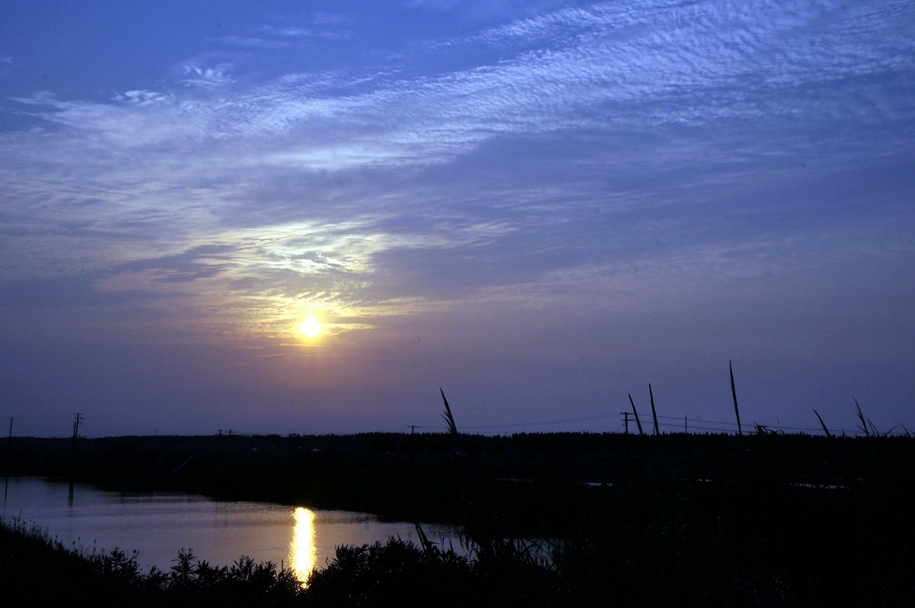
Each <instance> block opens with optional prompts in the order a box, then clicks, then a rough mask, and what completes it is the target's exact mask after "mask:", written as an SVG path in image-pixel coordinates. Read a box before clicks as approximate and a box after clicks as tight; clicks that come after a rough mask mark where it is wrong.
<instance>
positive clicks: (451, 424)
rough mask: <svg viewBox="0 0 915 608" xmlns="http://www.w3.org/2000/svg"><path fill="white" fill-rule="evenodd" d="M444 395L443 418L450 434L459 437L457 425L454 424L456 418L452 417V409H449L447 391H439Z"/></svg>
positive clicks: (440, 389) (440, 388)
mask: <svg viewBox="0 0 915 608" xmlns="http://www.w3.org/2000/svg"><path fill="white" fill-rule="evenodd" d="M438 390H439V391H440V392H441V393H442V401H444V402H445V412H444V413H443V414H442V418H444V419H445V424H447V425H448V432H449V433H451V434H452V435H454V436H455V437H457V436H458V435H460V433H458V430H457V425H456V424H454V416H452V415H451V408H450V407H448V399H447V398H446V397H445V391H444V390H442V387H439V389H438Z"/></svg>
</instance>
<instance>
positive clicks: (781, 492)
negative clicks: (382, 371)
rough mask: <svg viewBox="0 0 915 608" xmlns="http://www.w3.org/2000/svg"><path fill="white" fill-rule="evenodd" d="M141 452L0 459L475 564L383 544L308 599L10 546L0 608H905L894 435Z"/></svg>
mask: <svg viewBox="0 0 915 608" xmlns="http://www.w3.org/2000/svg"><path fill="white" fill-rule="evenodd" d="M43 441H44V442H45V443H42V442H43ZM155 441H156V442H158V443H153V438H118V439H108V440H91V441H89V440H87V441H85V442H83V443H82V444H81V445H79V446H78V450H79V451H78V452H77V453H76V454H75V455H73V454H72V453H71V452H70V448H71V446H69V444H66V443H60V444H53V443H52V442H53V440H34V442H36V443H33V444H32V445H29V444H28V442H27V441H25V440H22V443H20V444H18V445H16V446H14V453H13V454H10V455H8V456H9V458H8V463H9V466H10V467H11V468H12V469H13V470H14V471H16V472H21V473H30V474H34V473H42V474H62V473H64V472H66V473H67V474H69V475H73V476H75V477H78V478H81V479H84V480H90V481H94V482H95V483H99V484H102V485H108V486H112V485H113V486H121V487H129V486H132V487H134V488H139V487H149V488H165V487H168V488H170V489H185V490H188V491H196V492H203V493H206V494H210V495H212V496H215V497H219V498H245V499H255V500H274V501H280V502H301V503H304V504H310V505H312V506H317V507H329V508H347V509H360V510H366V511H371V512H376V513H381V514H382V515H387V516H390V517H396V518H405V519H408V520H409V519H415V520H416V521H420V520H425V521H430V520H432V521H444V522H451V523H458V524H460V525H461V526H462V527H463V528H462V529H463V530H464V537H465V539H466V543H467V545H468V546H469V547H470V548H471V549H472V552H471V558H470V559H467V558H464V557H461V556H458V555H455V554H453V553H451V552H447V551H442V550H441V549H440V548H438V547H436V546H434V545H426V546H424V547H415V546H412V545H409V544H404V543H401V542H399V541H396V540H392V541H390V542H388V543H387V544H378V545H375V546H370V547H345V548H341V549H339V550H338V553H337V557H336V559H335V560H334V561H333V562H332V563H331V564H330V565H329V566H328V567H327V568H325V569H324V570H322V571H319V572H316V573H315V574H314V575H313V577H312V579H311V581H310V584H309V586H308V588H307V589H303V588H301V587H300V586H299V585H298V584H297V583H296V582H295V581H294V580H293V579H292V577H291V576H290V575H289V574H288V573H285V572H278V571H276V570H275V569H274V568H273V567H272V565H255V564H252V563H250V562H246V561H244V560H242V561H240V562H238V563H237V564H235V565H234V566H230V567H228V568H216V567H214V566H211V565H208V564H204V563H199V562H198V561H197V560H196V559H195V558H192V557H190V556H187V555H184V556H183V557H182V559H179V560H178V561H177V562H176V566H175V568H173V569H172V571H170V572H167V573H163V572H158V571H154V572H152V573H148V574H144V573H141V572H138V571H137V569H136V564H135V563H134V562H133V561H132V560H130V559H129V557H128V556H124V555H122V554H120V553H116V554H112V555H109V556H101V557H99V556H95V557H93V556H89V557H88V558H84V557H80V556H76V555H73V554H72V553H71V552H68V551H67V550H66V548H64V547H59V546H54V544H53V543H48V542H47V541H46V540H42V539H41V538H38V537H36V535H35V534H31V535H30V534H28V533H27V532H28V531H26V530H22V529H20V530H18V531H12V530H9V529H4V530H3V531H2V536H0V550H2V554H0V593H2V594H3V597H4V598H13V599H18V600H20V601H21V602H22V603H25V601H28V602H29V604H30V605H38V604H36V601H37V602H39V604H40V603H43V604H44V605H52V604H58V603H60V602H62V601H66V600H67V599H68V598H72V597H73V594H74V593H78V594H81V595H89V596H91V597H94V598H96V600H97V601H96V602H95V603H96V605H109V604H111V605H113V604H115V603H117V604H126V605H150V606H158V605H163V606H164V605H169V606H181V605H188V606H190V605H194V606H205V605H219V606H233V605H239V606H241V605H245V606H250V605H276V606H285V605H301V606H325V605H327V606H330V605H334V606H384V605H399V606H404V605H406V606H410V605H417V606H418V605H423V606H425V605H443V606H449V605H455V606H457V605H460V606H466V605H468V603H470V602H478V603H480V602H485V603H486V604H491V603H493V602H497V601H498V602H500V603H502V604H506V605H517V606H565V605H570V606H571V605H576V606H581V605H583V606H589V605H591V606H669V605H690V604H695V605H700V604H701V605H710V606H747V605H764V606H770V605H776V606H777V605H786V606H797V605H811V606H837V605H842V606H849V605H862V606H883V605H899V606H909V605H915V542H913V541H915V526H913V525H912V513H913V512H915V511H913V508H915V501H913V488H915V440H913V439H911V438H909V437H902V436H899V437H870V438H857V439H852V438H836V437H832V438H826V437H809V436H797V435H794V436H785V435H776V434H767V433H765V432H760V433H759V434H757V435H754V436H747V437H732V436H721V435H716V436H687V435H667V436H658V437H648V436H646V437H636V436H622V435H579V434H561V435H516V436H514V437H511V438H486V437H467V436H461V437H454V438H450V439H449V438H448V437H446V436H441V435H423V436H409V435H364V436H355V437H337V438H333V437H287V438H280V437H273V438H234V439H233V441H234V442H235V443H234V445H231V446H226V445H225V442H226V441H227V440H226V438H223V439H221V440H219V439H214V438H212V437H210V438H158V439H155ZM92 442H95V443H92ZM39 444H41V445H39ZM214 444H215V445H214ZM153 448H155V449H153ZM188 458H191V460H190V461H189V460H188ZM181 464H184V466H183V467H181V468H180V469H178V470H177V471H176V470H175V469H176V468H177V467H178V466H179V465H181ZM526 538H527V539H530V538H536V539H549V540H540V541H538V542H533V541H525V540H524V539H526ZM8 605H16V604H15V603H14V604H8Z"/></svg>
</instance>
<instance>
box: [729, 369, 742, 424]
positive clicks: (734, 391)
mask: <svg viewBox="0 0 915 608" xmlns="http://www.w3.org/2000/svg"><path fill="white" fill-rule="evenodd" d="M728 370H729V371H730V372H731V396H732V397H733V398H734V415H735V416H737V434H738V435H743V429H742V428H740V408H739V407H737V389H736V388H735V387H734V366H733V364H732V362H731V361H728Z"/></svg>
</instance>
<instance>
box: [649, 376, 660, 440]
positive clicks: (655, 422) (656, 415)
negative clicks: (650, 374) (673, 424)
mask: <svg viewBox="0 0 915 608" xmlns="http://www.w3.org/2000/svg"><path fill="white" fill-rule="evenodd" d="M648 397H649V398H650V399H651V417H652V418H653V419H654V434H655V435H660V434H661V432H660V431H659V430H658V413H657V412H656V411H655V409H654V393H652V392H651V383H650V382H649V383H648Z"/></svg>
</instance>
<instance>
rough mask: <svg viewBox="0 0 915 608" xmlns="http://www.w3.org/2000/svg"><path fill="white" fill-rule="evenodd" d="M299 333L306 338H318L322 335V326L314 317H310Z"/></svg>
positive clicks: (300, 327)
mask: <svg viewBox="0 0 915 608" xmlns="http://www.w3.org/2000/svg"><path fill="white" fill-rule="evenodd" d="M299 333H301V334H302V335H303V336H305V337H306V338H317V337H318V334H320V333H321V324H320V323H318V320H317V319H315V318H314V317H308V318H307V319H305V321H304V322H303V323H302V325H300V326H299Z"/></svg>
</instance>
